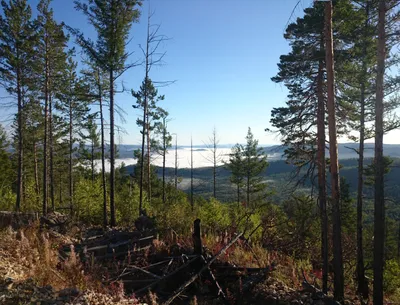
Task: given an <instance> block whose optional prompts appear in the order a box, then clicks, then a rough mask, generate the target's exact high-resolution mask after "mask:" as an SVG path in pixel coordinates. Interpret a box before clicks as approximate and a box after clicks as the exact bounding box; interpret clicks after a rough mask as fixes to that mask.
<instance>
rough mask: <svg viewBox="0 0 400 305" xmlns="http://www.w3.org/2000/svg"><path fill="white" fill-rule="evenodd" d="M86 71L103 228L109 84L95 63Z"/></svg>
mask: <svg viewBox="0 0 400 305" xmlns="http://www.w3.org/2000/svg"><path fill="white" fill-rule="evenodd" d="M88 66H89V67H88V69H86V70H84V71H82V74H83V75H84V82H85V86H86V87H88V88H89V92H90V93H89V96H90V97H91V99H92V103H98V107H99V108H98V109H99V111H98V114H99V120H100V148H101V181H102V188H103V227H104V228H105V227H107V225H108V217H107V185H106V184H107V183H106V169H105V167H106V165H105V163H106V142H105V141H106V140H105V135H104V134H105V120H104V112H103V105H104V104H105V102H106V100H107V99H108V94H107V93H108V92H109V86H110V84H109V82H108V80H109V79H108V77H107V75H106V73H104V72H103V71H102V70H101V69H100V68H99V67H96V65H95V63H93V62H88Z"/></svg>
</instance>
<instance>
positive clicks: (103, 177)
mask: <svg viewBox="0 0 400 305" xmlns="http://www.w3.org/2000/svg"><path fill="white" fill-rule="evenodd" d="M98 89H99V107H100V128H101V183H102V186H103V226H104V228H105V227H107V225H108V217H107V185H106V156H105V137H104V116H103V90H102V87H101V79H100V72H99V71H98Z"/></svg>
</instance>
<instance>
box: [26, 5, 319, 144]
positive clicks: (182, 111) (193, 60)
mask: <svg viewBox="0 0 400 305" xmlns="http://www.w3.org/2000/svg"><path fill="white" fill-rule="evenodd" d="M29 2H30V3H31V5H32V6H33V7H36V5H37V2H38V1H37V0H32V1H29ZM296 3H297V0H296V1H295V0H281V1H273V0H251V1H239V0H218V1H215V0H151V2H150V4H151V9H152V10H154V11H155V14H154V16H153V18H152V21H153V22H154V23H156V24H161V28H160V33H162V34H164V35H166V36H168V37H170V38H171V39H170V40H169V41H167V42H166V43H165V44H164V45H163V46H162V48H161V50H164V51H166V52H167V54H166V56H165V64H164V65H163V66H162V67H155V68H154V69H153V70H152V71H151V75H150V76H151V78H152V79H153V80H154V81H166V80H176V82H175V83H174V84H172V85H170V86H169V87H164V88H159V92H160V93H161V94H165V101H163V102H162V104H163V107H165V108H166V109H167V110H168V111H169V113H170V117H171V119H172V120H171V122H170V123H169V129H170V131H171V132H172V133H177V134H178V139H179V142H180V143H181V144H182V145H184V144H189V143H190V137H191V136H193V142H194V143H195V144H202V143H203V142H206V141H207V140H208V138H209V136H210V135H211V132H212V129H213V127H214V126H215V128H216V130H217V133H218V136H219V138H220V142H221V143H236V142H243V141H244V137H245V136H246V133H247V128H248V127H251V128H252V131H253V133H254V134H255V137H256V138H258V139H259V141H260V143H263V144H269V143H277V142H278V141H277V139H276V136H275V135H268V134H267V133H266V132H265V131H264V129H265V128H266V127H267V126H269V125H268V122H269V118H270V112H271V109H272V107H274V106H278V105H282V104H283V103H284V101H285V96H286V90H285V88H284V87H281V86H280V85H276V84H274V83H273V82H271V81H270V78H271V77H272V76H274V75H275V74H276V72H277V65H276V64H277V62H278V61H279V56H280V55H281V54H284V53H286V52H287V51H288V50H289V47H288V44H287V42H286V41H285V40H284V39H283V32H284V28H285V25H286V23H287V21H288V18H289V17H290V15H291V11H292V10H293V8H294V6H295V4H296ZM310 3H311V1H303V3H302V5H309V4H310ZM148 5H149V2H148V1H144V3H143V6H142V12H143V13H142V16H141V19H140V22H139V23H136V24H134V25H133V27H132V30H131V35H132V37H133V40H132V42H131V43H130V45H129V46H128V47H129V49H130V50H133V51H136V52H135V54H133V56H132V58H131V61H135V60H137V59H140V58H141V56H142V54H141V51H140V49H139V47H138V45H139V44H144V42H145V38H146V37H145V35H146V26H147V25H146V22H147V11H148ZM53 8H54V14H55V18H56V19H57V20H58V21H64V22H65V23H66V24H68V25H70V26H73V27H77V28H80V29H81V30H82V31H83V32H85V33H86V34H87V35H88V36H91V37H93V38H94V37H95V36H94V32H93V30H92V29H91V28H90V26H89V25H88V24H87V21H86V18H85V17H84V16H83V15H82V14H81V13H80V12H76V11H75V10H74V5H73V1H66V0H54V1H53ZM296 13H297V14H301V7H300V6H299V7H298V9H297V12H296ZM143 77H144V68H143V67H136V68H133V69H131V70H130V71H128V72H127V73H126V74H125V75H124V76H123V77H122V79H121V81H123V82H124V86H125V87H126V88H133V89H138V87H139V86H140V83H141V81H142V79H143ZM116 100H117V102H118V104H119V105H120V106H121V107H122V108H123V109H124V110H125V111H126V115H125V119H126V124H122V123H121V125H122V126H123V128H124V129H125V130H126V132H127V134H122V135H121V137H120V139H119V140H120V141H121V143H124V144H138V143H139V142H140V133H139V130H138V128H137V126H136V124H135V121H136V118H137V116H138V114H139V113H138V112H137V110H134V109H133V108H132V104H133V103H134V102H135V101H134V99H133V98H132V96H131V95H130V93H121V94H118V95H117V97H116Z"/></svg>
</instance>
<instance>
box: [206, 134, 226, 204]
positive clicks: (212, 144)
mask: <svg viewBox="0 0 400 305" xmlns="http://www.w3.org/2000/svg"><path fill="white" fill-rule="evenodd" d="M218 144H219V139H218V135H217V130H216V128H215V127H214V129H213V131H212V135H211V137H210V138H209V141H208V143H207V144H206V146H207V149H208V150H209V151H210V153H211V156H207V157H206V159H207V161H209V162H210V163H211V164H212V168H213V172H212V176H213V177H212V178H213V179H212V180H213V187H212V188H213V197H214V198H215V199H216V198H217V176H218V165H219V164H220V163H221V161H222V154H221V153H220V152H219V150H218Z"/></svg>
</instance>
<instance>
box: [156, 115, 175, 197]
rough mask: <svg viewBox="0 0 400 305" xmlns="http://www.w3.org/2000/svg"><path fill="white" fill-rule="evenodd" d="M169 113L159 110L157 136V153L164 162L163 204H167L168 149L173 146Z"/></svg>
mask: <svg viewBox="0 0 400 305" xmlns="http://www.w3.org/2000/svg"><path fill="white" fill-rule="evenodd" d="M168 115H169V114H168V112H167V111H165V110H164V109H161V108H159V116H160V121H159V123H158V124H157V127H156V131H155V132H156V136H157V137H158V138H159V139H158V141H156V142H155V145H156V146H158V148H157V151H158V154H159V155H161V157H162V159H163V162H162V164H163V165H162V198H163V203H164V204H165V203H166V201H167V199H166V189H165V171H166V168H165V162H166V157H167V154H168V149H169V148H170V147H171V146H172V135H171V134H170V133H169V131H168V121H169V120H168ZM157 142H158V143H157Z"/></svg>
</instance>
